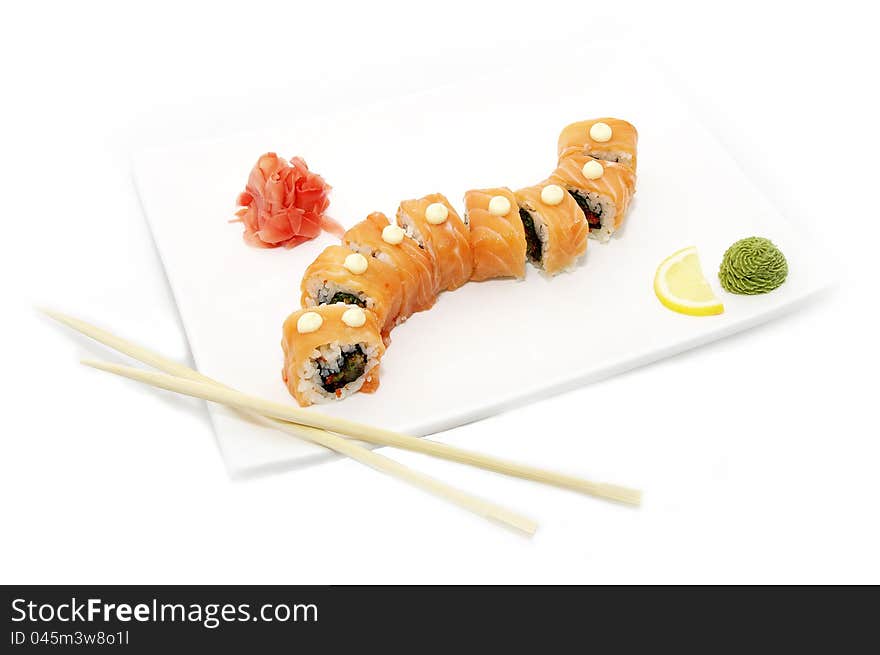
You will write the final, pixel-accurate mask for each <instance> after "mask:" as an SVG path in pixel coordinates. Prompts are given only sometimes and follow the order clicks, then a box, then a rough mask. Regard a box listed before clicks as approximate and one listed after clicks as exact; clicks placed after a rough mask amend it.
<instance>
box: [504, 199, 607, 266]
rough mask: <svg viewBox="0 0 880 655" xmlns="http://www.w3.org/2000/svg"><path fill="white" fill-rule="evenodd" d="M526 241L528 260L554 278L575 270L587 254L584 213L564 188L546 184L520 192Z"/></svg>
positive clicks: (518, 200) (587, 228) (588, 229)
mask: <svg viewBox="0 0 880 655" xmlns="http://www.w3.org/2000/svg"><path fill="white" fill-rule="evenodd" d="M515 195H516V202H517V205H518V210H519V215H520V219H521V220H522V224H523V229H524V231H525V237H526V257H528V260H529V261H530V262H531V263H532V264H534V265H535V266H537V267H538V268H541V269H543V270H544V272H546V273H549V274H550V275H556V274H557V273H561V272H562V271H564V270H567V269H570V268H572V267H573V266H574V264H575V262H576V261H577V259H578V258H579V257H580V256H581V255H583V254H584V253H585V252H586V251H587V235H588V233H589V231H590V228H589V226H588V225H587V219H586V217H585V216H584V212H583V211H581V208H580V207H579V206H578V204H577V203H576V202H575V200H574V197H573V196H572V195H571V194H569V193H566V192H565V189H563V188H562V187H561V186H559V185H557V184H552V183H549V182H543V183H541V184H537V185H535V186H530V187H526V188H525V189H520V190H519V191H517V192H516V194H515Z"/></svg>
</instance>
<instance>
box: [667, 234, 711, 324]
mask: <svg viewBox="0 0 880 655" xmlns="http://www.w3.org/2000/svg"><path fill="white" fill-rule="evenodd" d="M654 293H656V294H657V298H659V299H660V302H662V303H663V304H664V305H666V306H667V307H668V308H669V309H671V310H673V311H675V312H679V313H681V314H689V315H691V316H711V315H713V314H720V313H721V312H723V311H724V305H722V304H721V301H720V300H719V299H718V298H717V297H716V296H715V293H714V292H713V291H712V287H710V286H709V283H708V282H707V281H706V278H705V277H704V276H703V269H702V268H701V267H700V257H699V255H698V254H697V248H696V247H695V246H691V247H689V248H683V249H681V250H679V251H678V252H676V253H673V254H671V255H670V256H669V257H667V258H666V259H664V260H663V262H662V263H661V264H660V266H658V267H657V273H656V275H655V276H654Z"/></svg>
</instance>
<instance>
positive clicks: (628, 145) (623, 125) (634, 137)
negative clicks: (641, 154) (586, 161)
mask: <svg viewBox="0 0 880 655" xmlns="http://www.w3.org/2000/svg"><path fill="white" fill-rule="evenodd" d="M638 141H639V133H638V132H637V131H636V128H635V126H633V125H632V123H628V122H626V121H625V120H622V119H620V118H595V119H593V120H589V121H580V122H579V123H572V124H571V125H568V126H566V127H565V129H563V130H562V132H561V133H560V134H559V141H558V142H557V155H558V156H559V159H562V158H563V157H566V156H568V155H571V154H578V155H589V156H590V157H595V158H596V159H604V160H605V161H613V162H617V163H619V164H623V165H625V166H629V167H630V168H631V169H633V171H635V170H636V146H637V145H638Z"/></svg>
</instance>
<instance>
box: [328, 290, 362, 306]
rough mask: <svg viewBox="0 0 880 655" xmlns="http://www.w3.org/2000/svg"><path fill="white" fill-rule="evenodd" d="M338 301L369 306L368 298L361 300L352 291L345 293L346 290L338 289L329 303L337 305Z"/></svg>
mask: <svg viewBox="0 0 880 655" xmlns="http://www.w3.org/2000/svg"><path fill="white" fill-rule="evenodd" d="M338 302H344V303H345V304H346V305H357V306H358V307H364V308H366V306H367V301H366V300H361V299H360V298H358V297H357V296H355V295H354V294H351V293H345V292H344V291H337V292H336V294H334V296H333V297H332V298H331V299H330V302H329V303H327V304H328V305H335V304H336V303H338Z"/></svg>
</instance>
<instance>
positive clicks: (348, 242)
mask: <svg viewBox="0 0 880 655" xmlns="http://www.w3.org/2000/svg"><path fill="white" fill-rule="evenodd" d="M342 243H343V244H344V245H345V247H346V248H348V249H349V250H352V251H353V252H357V253H360V254H362V255H364V257H367V258H371V257H372V258H375V259H378V260H379V261H381V262H383V263H385V264H388V265H389V266H391V267H392V268H394V270H395V271H397V275H398V278H399V280H400V284H401V292H402V293H401V305H400V311H399V312H398V315H397V318H396V319H395V325H399V324H400V323H402V322H403V321H405V320H406V319H407V318H409V317H410V316H412V315H413V314H415V313H416V312H422V311H425V310H426V309H430V308H431V307H433V306H434V302H435V301H436V299H437V293H438V292H439V291H438V290H439V282H438V279H437V278H438V273H437V269H438V267H437V263H436V261H435V260H434V255H433V254H431V252H430V251H429V250H428V249H427V248H423V247H421V246H419V244H418V243H417V242H416V241H415V240H414V239H412V238H411V237H408V236H407V235H406V232H404V230H403V228H401V227H400V226H398V225H397V224H396V223H391V222H390V221H389V220H388V217H387V216H385V214H383V213H381V212H374V213H372V214H370V215H369V216H367V218H365V219H364V220H362V221H361V222H360V223H358V224H357V225H355V226H354V227H352V228H351V229H350V230H348V231H347V232H346V233H345V234H344V235H343V236H342Z"/></svg>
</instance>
